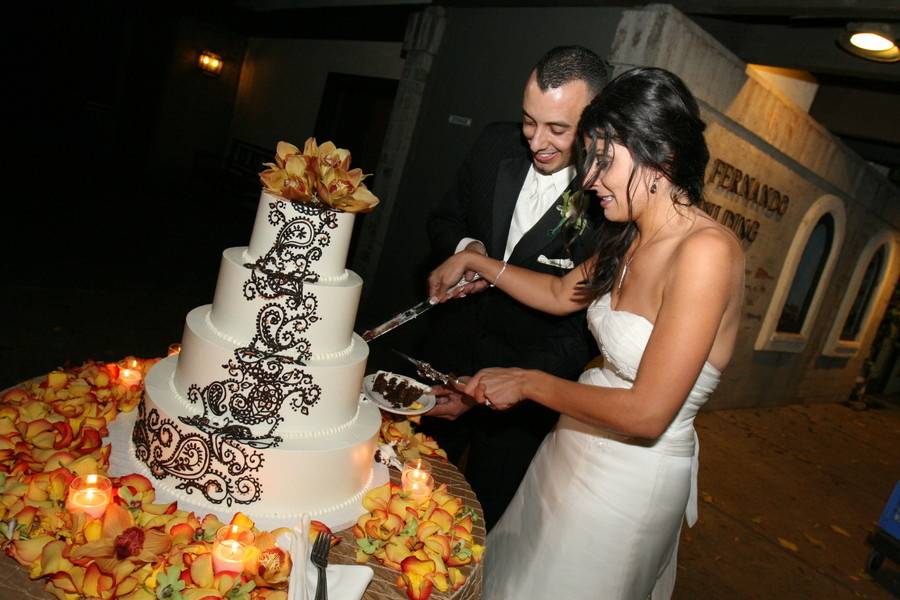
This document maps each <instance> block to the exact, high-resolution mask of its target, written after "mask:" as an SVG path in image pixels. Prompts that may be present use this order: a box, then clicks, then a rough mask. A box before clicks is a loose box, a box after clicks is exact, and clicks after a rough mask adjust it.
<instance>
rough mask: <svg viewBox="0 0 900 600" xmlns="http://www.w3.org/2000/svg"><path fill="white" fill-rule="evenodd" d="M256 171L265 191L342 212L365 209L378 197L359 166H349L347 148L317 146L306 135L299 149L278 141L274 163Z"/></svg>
mask: <svg viewBox="0 0 900 600" xmlns="http://www.w3.org/2000/svg"><path fill="white" fill-rule="evenodd" d="M265 166H266V167H268V169H266V170H265V171H263V172H262V173H260V174H259V178H260V180H261V181H262V183H263V186H264V187H265V189H266V190H268V191H269V192H272V193H273V194H277V195H278V196H281V197H282V198H285V199H286V200H290V201H293V202H306V203H309V204H324V205H326V206H330V207H331V208H334V209H336V210H340V211H343V212H351V213H356V212H369V211H371V210H372V209H373V208H375V206H377V205H378V198H376V197H375V195H374V194H372V192H370V191H369V189H368V188H367V187H366V185H365V184H364V183H363V179H365V178H366V177H367V176H366V175H365V174H363V172H362V169H358V168H357V169H351V168H350V151H349V150H346V149H344V148H338V147H337V146H335V145H334V144H333V143H331V142H325V143H324V144H322V145H321V146H319V145H318V144H317V143H316V139H315V138H309V139H307V140H306V143H305V144H304V145H303V151H302V152H301V151H300V149H299V148H298V147H297V146H295V145H293V144H291V143H288V142H278V145H277V146H276V148H275V162H274V163H265Z"/></svg>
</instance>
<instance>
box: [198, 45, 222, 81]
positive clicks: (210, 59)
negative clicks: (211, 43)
mask: <svg viewBox="0 0 900 600" xmlns="http://www.w3.org/2000/svg"><path fill="white" fill-rule="evenodd" d="M224 64H225V63H224V62H223V61H222V57H221V56H219V55H218V54H216V53H214V52H210V51H209V50H204V51H203V52H201V53H200V59H199V60H198V61H197V66H198V67H200V70H201V71H203V72H204V73H206V74H207V75H209V76H210V77H218V76H219V73H221V72H222V65H224Z"/></svg>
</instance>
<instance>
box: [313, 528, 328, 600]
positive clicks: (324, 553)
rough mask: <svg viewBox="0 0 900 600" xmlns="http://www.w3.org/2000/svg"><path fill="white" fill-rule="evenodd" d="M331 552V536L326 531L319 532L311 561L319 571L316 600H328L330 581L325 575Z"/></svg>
mask: <svg viewBox="0 0 900 600" xmlns="http://www.w3.org/2000/svg"><path fill="white" fill-rule="evenodd" d="M329 550H331V535H329V534H328V533H326V532H324V531H322V532H319V534H318V535H317V536H316V541H315V542H314V543H313V547H312V553H311V554H310V560H312V563H313V564H314V565H315V566H316V569H317V570H318V571H319V579H318V582H317V583H316V598H315V600H328V580H327V577H326V575H325V568H326V567H327V566H328V551H329Z"/></svg>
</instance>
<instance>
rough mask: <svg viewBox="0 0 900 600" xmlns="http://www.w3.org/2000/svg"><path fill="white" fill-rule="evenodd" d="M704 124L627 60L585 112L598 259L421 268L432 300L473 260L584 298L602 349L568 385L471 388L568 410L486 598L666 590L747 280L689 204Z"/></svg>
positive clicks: (556, 298)
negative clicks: (699, 424) (554, 266)
mask: <svg viewBox="0 0 900 600" xmlns="http://www.w3.org/2000/svg"><path fill="white" fill-rule="evenodd" d="M704 128H705V125H704V123H703V121H701V120H700V117H699V110H698V107H697V102H696V100H695V99H694V97H693V96H692V95H691V93H690V91H688V89H687V87H686V86H685V85H684V83H683V82H682V81H681V80H680V79H679V78H678V77H677V76H675V75H674V74H672V73H670V72H668V71H665V70H662V69H656V68H638V69H633V70H630V71H627V72H625V73H623V74H622V75H620V76H619V77H617V78H616V79H614V80H613V81H612V82H610V83H609V85H607V87H606V88H605V89H604V90H603V92H601V93H600V95H598V96H597V97H596V98H595V99H594V100H593V102H591V104H590V105H589V106H588V107H587V108H586V109H585V111H584V113H583V114H582V116H581V121H580V123H579V134H580V136H581V139H584V140H585V149H584V150H583V153H582V156H581V158H582V159H583V160H581V161H580V162H581V176H582V177H583V187H584V189H585V191H586V192H590V194H588V193H586V194H584V197H585V198H593V201H596V202H599V204H600V206H601V207H602V209H603V213H604V216H605V220H604V222H603V223H602V224H601V227H600V232H599V235H598V238H597V239H598V243H597V249H596V253H595V254H594V256H593V258H591V259H590V260H588V261H587V262H585V263H584V264H582V265H580V266H579V267H578V268H576V269H573V270H572V271H571V272H569V273H568V274H567V275H565V276H564V277H552V276H549V275H544V274H539V273H534V272H531V271H529V270H527V269H522V268H517V267H513V266H510V265H507V264H506V263H503V262H500V261H497V260H494V259H491V258H488V257H485V256H482V255H480V254H476V253H473V252H461V253H459V254H456V255H455V256H452V257H450V258H449V259H448V260H447V261H445V262H444V263H443V264H442V265H440V266H439V267H438V268H437V269H436V270H435V271H433V272H432V274H431V275H430V277H429V281H428V285H429V292H430V293H431V295H432V296H433V297H434V298H436V299H437V300H439V301H446V300H449V299H451V298H453V297H456V296H462V295H465V294H469V293H474V292H477V291H479V290H480V289H483V287H484V286H486V285H487V284H486V283H484V282H480V281H475V282H473V283H471V284H470V285H468V286H465V287H464V288H462V289H458V290H456V291H455V292H453V293H447V292H443V293H441V291H442V290H447V289H449V288H450V287H451V286H452V285H453V284H454V283H455V282H457V281H458V280H459V279H460V277H462V276H463V275H467V276H468V277H467V278H469V279H471V275H472V274H473V273H476V272H477V273H479V274H480V275H481V276H482V277H483V278H484V279H485V280H486V281H487V282H490V283H491V284H493V285H495V286H496V287H498V288H500V289H501V290H503V291H504V292H506V293H508V294H510V295H511V296H513V297H514V298H516V299H517V300H519V301H520V302H522V303H524V304H527V305H529V306H531V307H533V308H536V309H539V310H542V311H545V312H548V313H553V314H565V313H569V312H572V311H576V310H579V309H581V308H583V307H585V306H587V307H588V311H587V321H588V323H587V324H588V327H589V328H590V330H591V331H592V333H593V334H594V336H595V337H596V338H597V342H598V344H599V345H600V348H601V350H602V354H603V359H604V363H603V368H597V369H591V370H589V371H586V372H585V373H583V374H582V376H581V378H580V379H579V381H578V383H575V382H571V381H566V380H563V379H558V378H556V377H553V376H550V375H548V374H546V373H543V372H540V371H530V370H523V369H483V370H482V371H479V372H478V373H477V374H476V375H475V376H474V377H472V379H471V380H470V381H469V382H468V384H467V386H466V390H465V391H466V393H467V394H469V395H470V396H472V397H474V398H475V399H476V400H477V401H478V402H482V403H484V404H486V405H488V406H491V407H492V408H494V409H496V410H506V409H509V408H512V407H514V406H515V405H516V404H517V403H519V402H521V401H522V400H525V399H528V400H531V401H534V402H539V403H541V404H544V405H546V406H548V407H550V408H552V409H554V410H557V411H559V412H560V413H561V414H562V416H561V417H560V419H559V422H558V424H557V426H556V428H555V429H554V430H553V431H552V432H551V433H550V434H549V435H548V436H547V437H546V438H545V440H544V442H543V444H542V446H541V448H540V450H539V451H538V454H537V455H536V456H535V458H534V460H533V461H532V463H531V466H530V467H529V470H528V474H527V475H526V477H525V479H524V481H523V482H522V484H521V486H520V487H519V490H518V492H517V493H516V496H515V498H514V499H513V501H512V503H511V504H510V506H509V508H507V510H506V512H505V513H504V515H503V517H502V518H501V520H500V522H499V523H498V524H497V525H496V526H495V527H494V529H493V530H492V531H491V532H490V535H489V537H488V542H487V548H488V556H487V559H486V561H487V562H486V565H485V594H484V597H485V598H486V599H489V600H497V599H504V598H509V599H513V598H516V599H526V598H534V599H541V600H543V599H548V598H572V599H579V598H598V599H601V600H610V599H617V598H621V599H638V600H644V599H645V598H647V597H648V596H651V595H652V597H653V598H668V597H669V596H670V595H671V593H672V589H673V588H674V581H675V562H676V561H675V554H676V549H677V545H678V536H679V531H680V527H681V520H682V517H683V516H687V520H688V523H689V524H693V522H694V521H695V520H696V473H697V455H698V443H697V438H696V434H695V432H694V427H693V421H694V416H695V415H696V413H697V411H698V410H699V408H700V407H701V406H702V405H703V403H704V402H705V401H706V399H707V398H708V397H709V394H710V393H712V391H713V390H714V389H715V387H716V385H717V383H718V382H719V378H720V377H721V373H722V370H723V369H724V368H725V366H726V365H727V364H728V361H729V360H730V358H731V354H732V351H733V349H734V344H735V338H736V336H737V333H738V327H739V324H740V313H741V301H742V290H743V276H744V259H743V253H742V251H741V247H740V244H739V242H738V240H737V239H736V238H735V237H734V235H733V234H732V233H731V232H730V231H729V230H728V229H726V228H725V227H723V226H721V225H719V224H718V223H716V222H715V221H714V220H712V219H711V218H709V217H708V216H707V215H706V214H705V213H704V212H703V211H702V210H701V209H700V208H699V204H700V201H701V194H702V187H703V177H704V170H705V168H706V164H707V162H708V160H709V152H708V150H707V147H706V143H705V141H704V139H703V130H704ZM582 209H583V207H582ZM577 216H578V215H574V216H573V217H572V219H575V218H577Z"/></svg>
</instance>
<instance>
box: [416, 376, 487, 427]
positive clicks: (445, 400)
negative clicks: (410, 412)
mask: <svg viewBox="0 0 900 600" xmlns="http://www.w3.org/2000/svg"><path fill="white" fill-rule="evenodd" d="M468 379H469V378H468V377H461V378H460V380H461V381H468ZM431 393H432V394H434V395H435V399H436V401H437V403H436V404H435V406H434V408H432V409H431V410H430V411H428V412H427V413H425V414H426V415H427V416H429V417H440V418H441V419H447V420H449V421H454V420H456V419H457V418H459V417H460V416H462V415H463V414H465V413H466V412H468V410H469V409H470V408H472V407H473V406H475V400H473V399H472V398H470V397H469V396H466V395H465V394H463V393H462V392H460V391H459V390H457V389H455V388H452V387H445V386H441V385H436V386H434V387H432V388H431Z"/></svg>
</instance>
